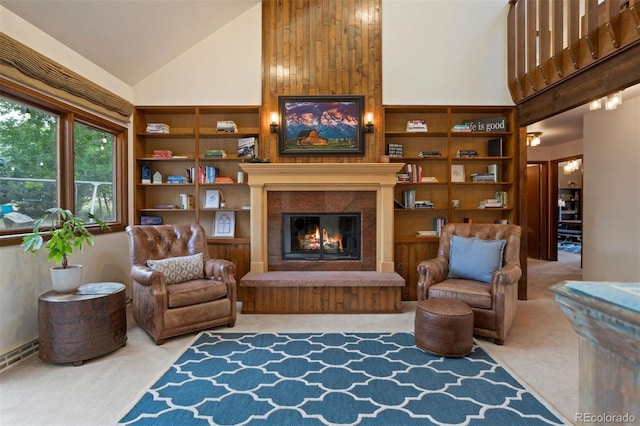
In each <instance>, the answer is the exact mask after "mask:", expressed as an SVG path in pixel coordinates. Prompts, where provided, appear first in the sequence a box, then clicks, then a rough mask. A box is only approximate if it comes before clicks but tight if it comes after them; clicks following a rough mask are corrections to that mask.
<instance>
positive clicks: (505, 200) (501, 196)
mask: <svg viewBox="0 0 640 426" xmlns="http://www.w3.org/2000/svg"><path fill="white" fill-rule="evenodd" d="M495 197H496V199H497V200H500V201H502V207H509V193H508V192H507V191H497V192H496V194H495Z"/></svg>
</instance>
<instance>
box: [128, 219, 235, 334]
mask: <svg viewBox="0 0 640 426" xmlns="http://www.w3.org/2000/svg"><path fill="white" fill-rule="evenodd" d="M127 234H128V236H129V254H130V258H131V286H132V297H133V300H132V310H133V318H134V319H135V321H136V322H137V323H138V325H140V326H141V327H142V328H143V329H144V330H145V331H146V332H147V333H149V335H150V336H151V337H152V338H153V340H154V341H155V342H156V344H158V345H161V344H163V343H164V340H165V339H166V338H168V337H173V336H177V335H181V334H186V333H191V332H193V331H198V330H202V329H206V328H211V327H214V326H218V325H223V324H227V325H228V326H229V327H233V326H234V325H235V322H236V299H237V290H236V280H235V276H234V275H235V265H234V264H233V262H230V261H228V260H223V259H211V258H209V252H208V250H207V242H206V236H205V232H204V229H203V228H202V227H201V226H199V225H157V226H142V225H134V226H128V227H127ZM198 253H202V260H203V262H202V263H203V274H202V275H203V277H202V278H200V279H192V280H188V281H184V282H176V283H172V284H167V282H166V281H167V279H166V278H167V277H165V275H164V274H163V273H162V272H160V271H157V270H152V269H151V268H149V267H148V266H147V261H148V260H158V259H168V258H175V257H182V256H189V255H196V254H198ZM198 272H199V271H198Z"/></svg>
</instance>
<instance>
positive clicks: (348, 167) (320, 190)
mask: <svg viewBox="0 0 640 426" xmlns="http://www.w3.org/2000/svg"><path fill="white" fill-rule="evenodd" d="M240 167H241V168H242V169H243V170H244V171H245V172H246V173H247V174H248V184H249V187H250V191H251V192H250V197H251V270H250V272H249V273H248V274H247V275H245V276H244V277H242V278H241V279H240V288H239V292H240V295H239V296H240V297H239V298H240V300H242V303H243V307H242V311H243V312H244V313H364V312H400V311H401V305H400V295H401V293H402V287H403V286H404V280H403V279H402V277H400V275H398V274H397V273H396V272H394V261H393V187H394V186H395V180H396V178H395V174H396V172H397V171H398V170H400V168H401V167H402V164H397V163H273V164H271V163H267V164H264V163H244V164H241V165H240ZM274 192H278V194H275V193H274ZM309 192H314V193H315V194H316V195H318V196H321V198H322V199H323V200H325V201H323V202H322V203H319V207H318V208H319V210H318V211H324V210H331V209H332V208H336V209H353V208H354V206H360V207H362V208H363V233H364V232H366V228H367V227H372V228H373V229H369V232H368V233H367V235H366V236H365V235H363V239H362V241H363V261H362V262H361V265H360V266H354V265H349V264H348V262H346V263H345V262H342V263H341V262H337V263H333V264H332V262H325V263H324V264H322V265H319V266H318V264H314V265H313V266H310V265H309V264H308V263H307V264H305V263H304V262H299V261H296V262H291V263H287V262H285V261H281V259H279V258H278V256H274V251H279V248H277V247H274V242H273V241H270V240H273V238H274V236H275V235H278V237H277V238H281V236H280V234H278V233H277V232H274V231H278V232H279V228H278V227H277V226H274V224H275V222H274V221H277V220H278V219H277V216H278V215H279V214H280V213H281V212H273V211H272V212H270V211H269V206H271V209H272V210H273V209H274V208H283V207H284V208H287V209H289V208H295V209H296V210H300V209H302V211H305V209H309V208H310V207H308V206H309V204H310V203H309V200H310V198H309V197H307V198H306V199H307V201H306V202H302V201H303V200H302V199H301V200H300V201H301V202H300V203H296V202H293V201H291V198H292V197H295V196H296V195H298V196H299V195H300V194H302V193H309ZM270 193H271V198H270ZM332 194H334V195H335V199H336V203H335V204H334V203H332V202H331V201H326V199H327V198H328V197H331V195H332ZM358 194H361V195H358ZM362 194H364V195H362ZM373 194H375V196H372V195H373ZM312 198H313V196H312V197H311V199H312ZM367 198H368V199H369V200H371V202H372V203H375V206H373V205H369V207H366V206H365V205H366V204H367V202H366V199H367ZM349 200H352V201H349ZM287 206H288V207H287ZM305 206H307V207H305ZM363 206H364V207H363ZM373 211H375V217H373V218H372V217H371V216H373ZM270 215H271V220H270V219H269V216H270ZM367 216H369V219H368V220H367ZM365 222H366V223H365ZM275 228H278V229H275ZM372 234H375V241H373V240H374V239H373V238H372ZM276 244H281V241H280V242H276ZM365 244H366V247H364V245H365ZM374 244H375V245H374ZM372 245H374V246H373V247H372ZM270 246H271V249H270ZM270 251H271V253H270ZM270 262H271V263H270ZM270 265H271V266H270Z"/></svg>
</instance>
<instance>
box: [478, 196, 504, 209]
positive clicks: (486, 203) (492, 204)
mask: <svg viewBox="0 0 640 426" xmlns="http://www.w3.org/2000/svg"><path fill="white" fill-rule="evenodd" d="M501 207H503V206H502V200H499V199H497V198H488V199H486V200H481V201H480V205H479V206H478V208H479V209H487V208H501Z"/></svg>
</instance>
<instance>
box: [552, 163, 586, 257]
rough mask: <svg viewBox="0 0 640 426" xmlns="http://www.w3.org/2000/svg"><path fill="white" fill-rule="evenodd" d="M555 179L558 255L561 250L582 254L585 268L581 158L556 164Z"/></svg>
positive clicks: (555, 223)
mask: <svg viewBox="0 0 640 426" xmlns="http://www.w3.org/2000/svg"><path fill="white" fill-rule="evenodd" d="M553 163H554V167H553V171H554V172H555V175H556V178H555V179H554V180H555V183H554V189H555V191H556V193H555V194H553V195H554V198H553V199H555V200H557V206H558V207H557V211H556V212H555V214H554V217H555V218H557V219H555V220H554V221H553V223H554V225H555V227H556V230H555V232H556V236H557V243H556V253H557V251H558V250H561V251H564V252H568V253H574V254H578V255H580V265H582V247H583V244H584V241H583V238H582V229H583V214H582V199H583V179H582V155H578V156H575V157H570V158H563V159H560V160H555V161H553Z"/></svg>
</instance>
